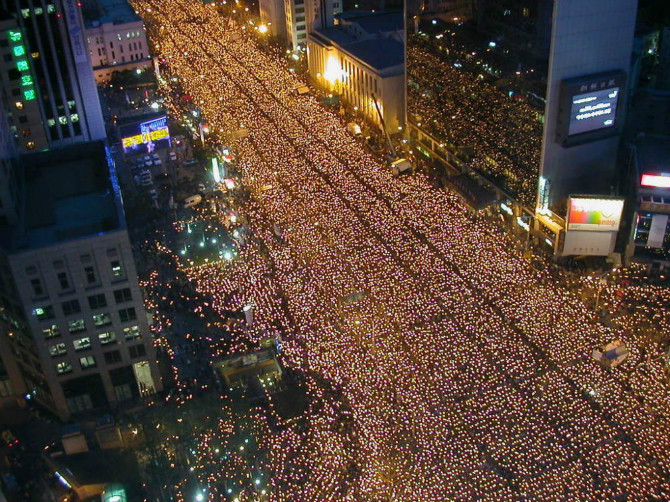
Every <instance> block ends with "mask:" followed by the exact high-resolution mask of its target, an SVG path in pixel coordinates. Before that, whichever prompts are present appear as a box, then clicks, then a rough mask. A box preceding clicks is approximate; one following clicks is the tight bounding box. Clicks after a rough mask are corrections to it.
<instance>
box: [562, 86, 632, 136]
mask: <svg viewBox="0 0 670 502" xmlns="http://www.w3.org/2000/svg"><path fill="white" fill-rule="evenodd" d="M619 91H620V89H619V88H618V87H610V88H608V89H600V90H597V91H592V92H587V93H584V94H577V95H576V96H573V97H572V107H571V108H570V121H569V123H568V136H572V135H574V134H583V133H585V132H590V131H595V130H596V129H602V128H603V127H612V126H613V125H614V120H615V118H616V110H617V103H618V102H619V94H620V92H619Z"/></svg>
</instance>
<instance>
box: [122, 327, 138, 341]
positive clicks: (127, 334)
mask: <svg viewBox="0 0 670 502" xmlns="http://www.w3.org/2000/svg"><path fill="white" fill-rule="evenodd" d="M123 336H124V338H125V339H126V340H132V339H134V338H139V336H140V327H139V326H130V327H129V328H123Z"/></svg>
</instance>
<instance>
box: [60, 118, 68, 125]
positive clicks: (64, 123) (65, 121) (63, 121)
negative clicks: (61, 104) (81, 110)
mask: <svg viewBox="0 0 670 502" xmlns="http://www.w3.org/2000/svg"><path fill="white" fill-rule="evenodd" d="M58 122H60V123H61V124H63V125H66V124H67V117H64V116H61V117H58Z"/></svg>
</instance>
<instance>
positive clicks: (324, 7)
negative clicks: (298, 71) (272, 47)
mask: <svg viewBox="0 0 670 502" xmlns="http://www.w3.org/2000/svg"><path fill="white" fill-rule="evenodd" d="M340 12H342V0H284V13H285V16H286V17H285V19H286V40H287V41H288V43H289V45H290V46H291V47H293V49H294V50H298V49H304V48H305V47H306V46H307V34H308V33H309V32H310V30H311V29H316V28H325V27H328V26H332V24H333V22H334V21H333V20H334V16H335V15H336V14H338V13H340Z"/></svg>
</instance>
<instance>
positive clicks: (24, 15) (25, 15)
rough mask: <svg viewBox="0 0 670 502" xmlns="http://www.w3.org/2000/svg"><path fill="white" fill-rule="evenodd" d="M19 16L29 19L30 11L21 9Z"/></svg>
mask: <svg viewBox="0 0 670 502" xmlns="http://www.w3.org/2000/svg"><path fill="white" fill-rule="evenodd" d="M21 15H22V16H23V17H24V19H25V18H29V17H30V9H21Z"/></svg>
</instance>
